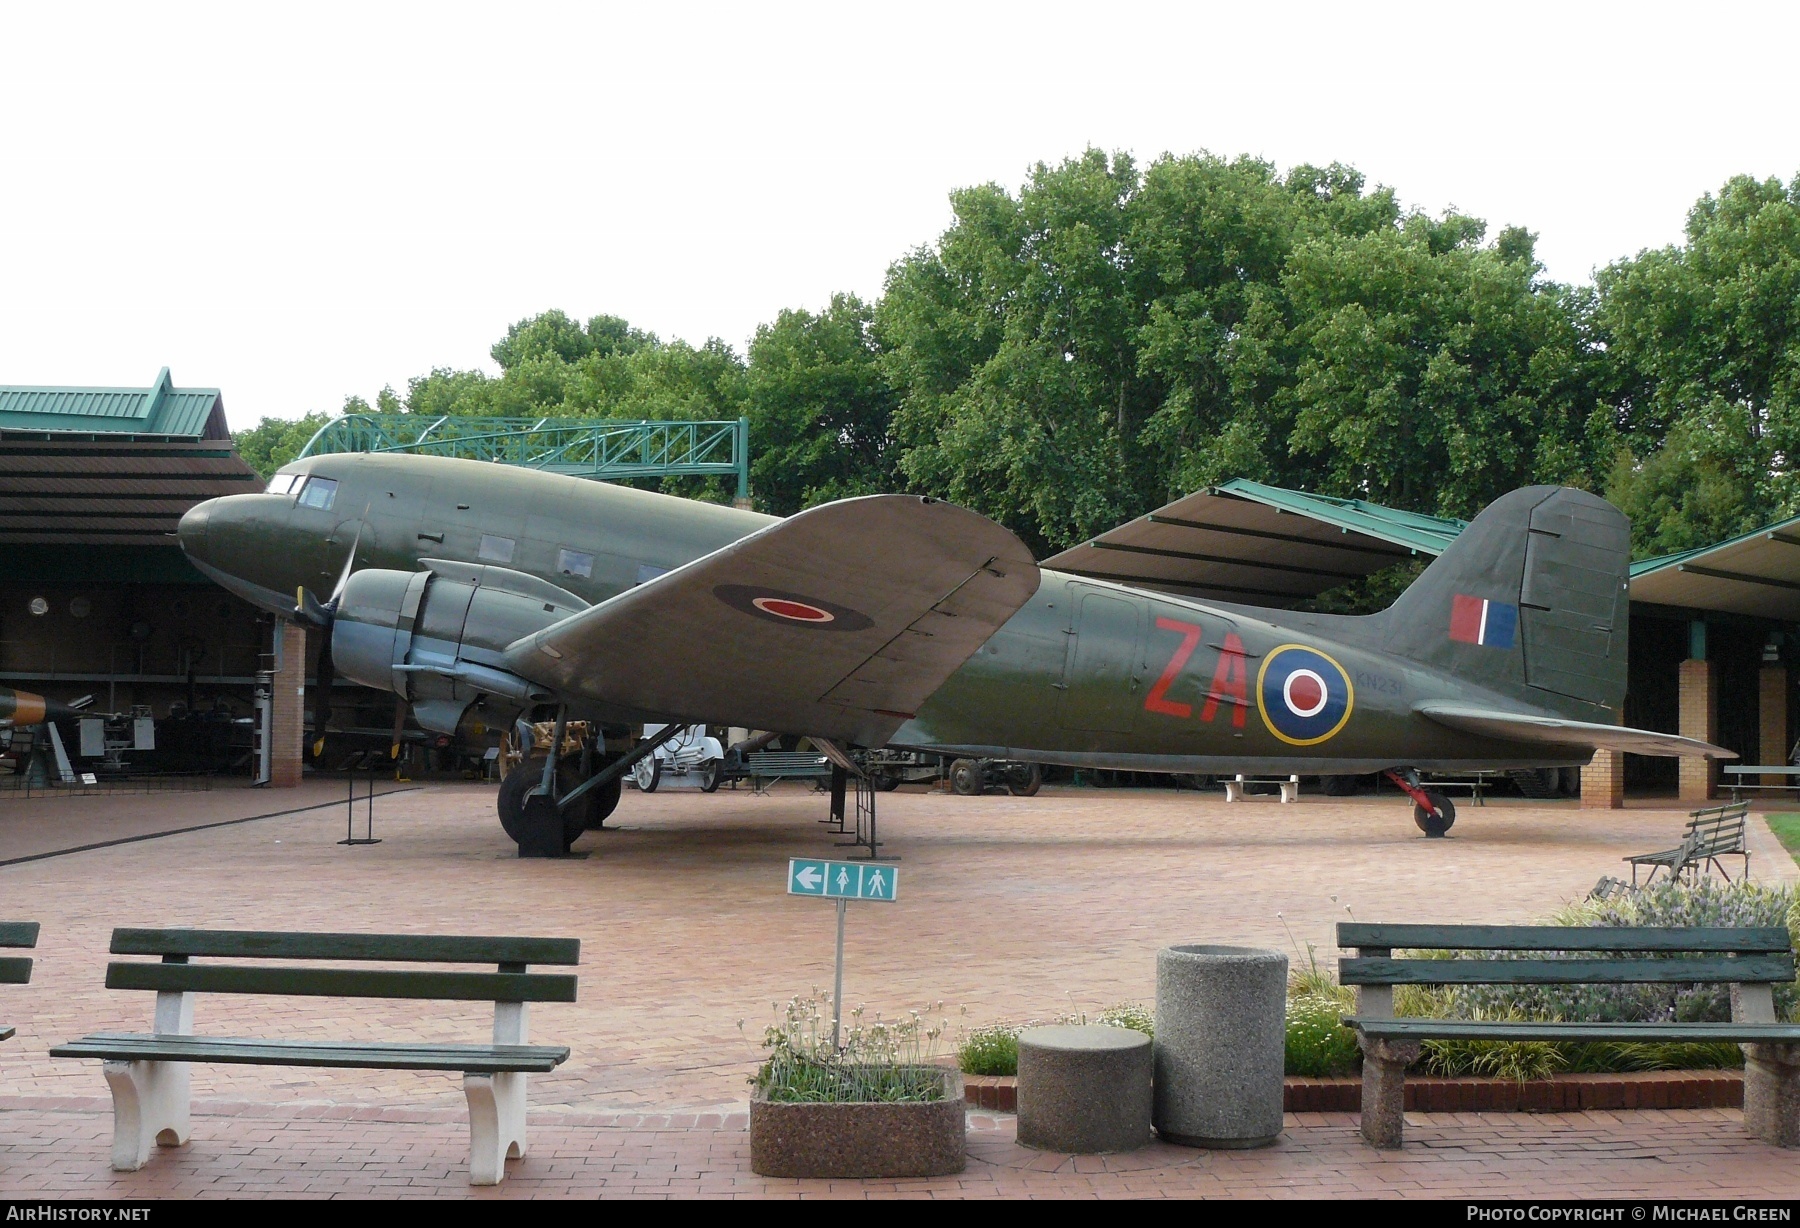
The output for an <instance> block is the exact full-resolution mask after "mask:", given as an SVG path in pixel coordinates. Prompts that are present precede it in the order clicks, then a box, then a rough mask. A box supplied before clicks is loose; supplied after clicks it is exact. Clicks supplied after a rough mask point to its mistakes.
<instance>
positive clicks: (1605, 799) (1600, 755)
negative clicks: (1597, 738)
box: [1581, 750, 1625, 810]
mask: <svg viewBox="0 0 1800 1228" xmlns="http://www.w3.org/2000/svg"><path fill="white" fill-rule="evenodd" d="M1624 805H1625V752H1624V751H1621V750H1597V751H1595V752H1594V757H1593V759H1592V760H1590V761H1589V763H1588V765H1587V766H1586V767H1584V768H1582V769H1581V808H1582V809H1583V810H1618V809H1619V808H1620V807H1622V806H1624Z"/></svg>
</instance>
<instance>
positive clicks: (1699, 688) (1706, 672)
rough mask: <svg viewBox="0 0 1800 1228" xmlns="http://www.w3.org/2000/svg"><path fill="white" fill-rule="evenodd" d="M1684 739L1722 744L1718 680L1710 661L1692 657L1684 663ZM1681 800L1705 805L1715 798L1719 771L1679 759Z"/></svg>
mask: <svg viewBox="0 0 1800 1228" xmlns="http://www.w3.org/2000/svg"><path fill="white" fill-rule="evenodd" d="M1677 732H1678V733H1680V734H1681V736H1682V737H1684V738H1698V739H1699V740H1700V741H1702V742H1713V743H1716V742H1718V740H1719V677H1718V672H1717V670H1716V669H1715V668H1714V665H1713V663H1712V662H1711V661H1708V660H1705V659H1704V658H1702V659H1699V660H1696V659H1694V658H1692V657H1690V658H1689V659H1688V660H1686V661H1683V662H1682V663H1681V728H1680V729H1679V730H1677ZM1680 764H1681V768H1680V781H1681V800H1682V801H1684V802H1705V801H1710V800H1711V799H1712V797H1713V793H1714V790H1715V786H1716V783H1717V779H1718V777H1717V773H1718V768H1717V767H1716V766H1715V765H1714V763H1713V761H1712V760H1711V759H1701V758H1697V757H1694V756H1690V755H1683V756H1682V757H1681V759H1680Z"/></svg>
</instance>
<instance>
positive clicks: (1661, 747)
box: [1413, 703, 1738, 759]
mask: <svg viewBox="0 0 1800 1228" xmlns="http://www.w3.org/2000/svg"><path fill="white" fill-rule="evenodd" d="M1413 711H1415V712H1417V713H1418V714H1419V715H1420V716H1423V717H1426V718H1428V719H1430V720H1434V721H1436V722H1437V723H1438V724H1440V725H1447V726H1449V727H1450V728H1451V729H1460V730H1463V731H1464V732H1465V733H1478V734H1480V735H1481V736H1482V737H1486V738H1504V739H1506V740H1507V741H1509V742H1540V743H1543V744H1544V745H1546V746H1585V747H1589V748H1590V749H1600V750H1623V751H1630V752H1631V753H1632V754H1634V755H1686V756H1696V755H1699V756H1705V757H1706V758H1708V759H1736V758H1737V757H1738V756H1737V752H1736V751H1731V750H1726V749H1725V748H1724V747H1723V746H1714V745H1712V744H1711V743H1710V742H1699V741H1696V740H1695V739H1693V738H1683V737H1677V736H1676V735H1675V734H1672V733H1655V732H1652V731H1651V730H1648V729H1628V728H1626V727H1625V726H1623V725H1599V724H1595V723H1593V722H1591V721H1571V720H1564V719H1563V718H1562V717H1559V716H1531V715H1528V714H1526V713H1522V712H1501V711H1498V710H1497V709H1493V708H1477V707H1475V706H1474V705H1472V704H1453V703H1423V704H1420V705H1418V706H1417V707H1416V708H1414V709H1413Z"/></svg>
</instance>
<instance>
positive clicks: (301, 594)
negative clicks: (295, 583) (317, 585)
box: [294, 587, 332, 631]
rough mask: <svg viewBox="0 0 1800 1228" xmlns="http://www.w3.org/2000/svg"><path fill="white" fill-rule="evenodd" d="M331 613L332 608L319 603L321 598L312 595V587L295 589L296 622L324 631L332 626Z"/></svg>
mask: <svg viewBox="0 0 1800 1228" xmlns="http://www.w3.org/2000/svg"><path fill="white" fill-rule="evenodd" d="M331 613H332V612H331V610H330V609H328V608H326V607H325V606H323V605H321V604H319V599H318V598H317V597H315V596H313V595H312V590H311V589H308V588H305V587H301V588H297V589H295V590H294V621H295V622H297V623H305V624H306V625H307V626H309V627H317V628H319V630H321V631H323V630H326V629H327V628H329V627H330V626H331Z"/></svg>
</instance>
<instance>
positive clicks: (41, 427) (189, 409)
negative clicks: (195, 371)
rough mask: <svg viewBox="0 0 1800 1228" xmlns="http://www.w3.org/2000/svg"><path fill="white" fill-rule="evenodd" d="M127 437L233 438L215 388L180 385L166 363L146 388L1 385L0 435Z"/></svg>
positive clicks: (222, 403) (222, 404) (221, 401)
mask: <svg viewBox="0 0 1800 1228" xmlns="http://www.w3.org/2000/svg"><path fill="white" fill-rule="evenodd" d="M47 431H54V432H57V433H60V434H69V433H73V434H81V435H106V436H117V435H128V436H133V437H136V438H146V437H147V438H156V439H230V438H231V431H230V429H229V428H228V427H227V426H226V424H225V404H224V401H223V399H222V398H221V397H220V395H219V390H218V389H217V388H177V387H175V385H174V381H172V380H171V379H170V378H169V369H168V368H167V367H164V368H163V369H162V370H161V371H159V372H158V373H157V376H156V380H155V381H154V382H153V383H152V384H151V385H150V387H148V388H35V387H27V386H24V385H6V386H0V436H5V435H10V434H13V433H15V432H29V433H33V434H39V433H43V432H47Z"/></svg>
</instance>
